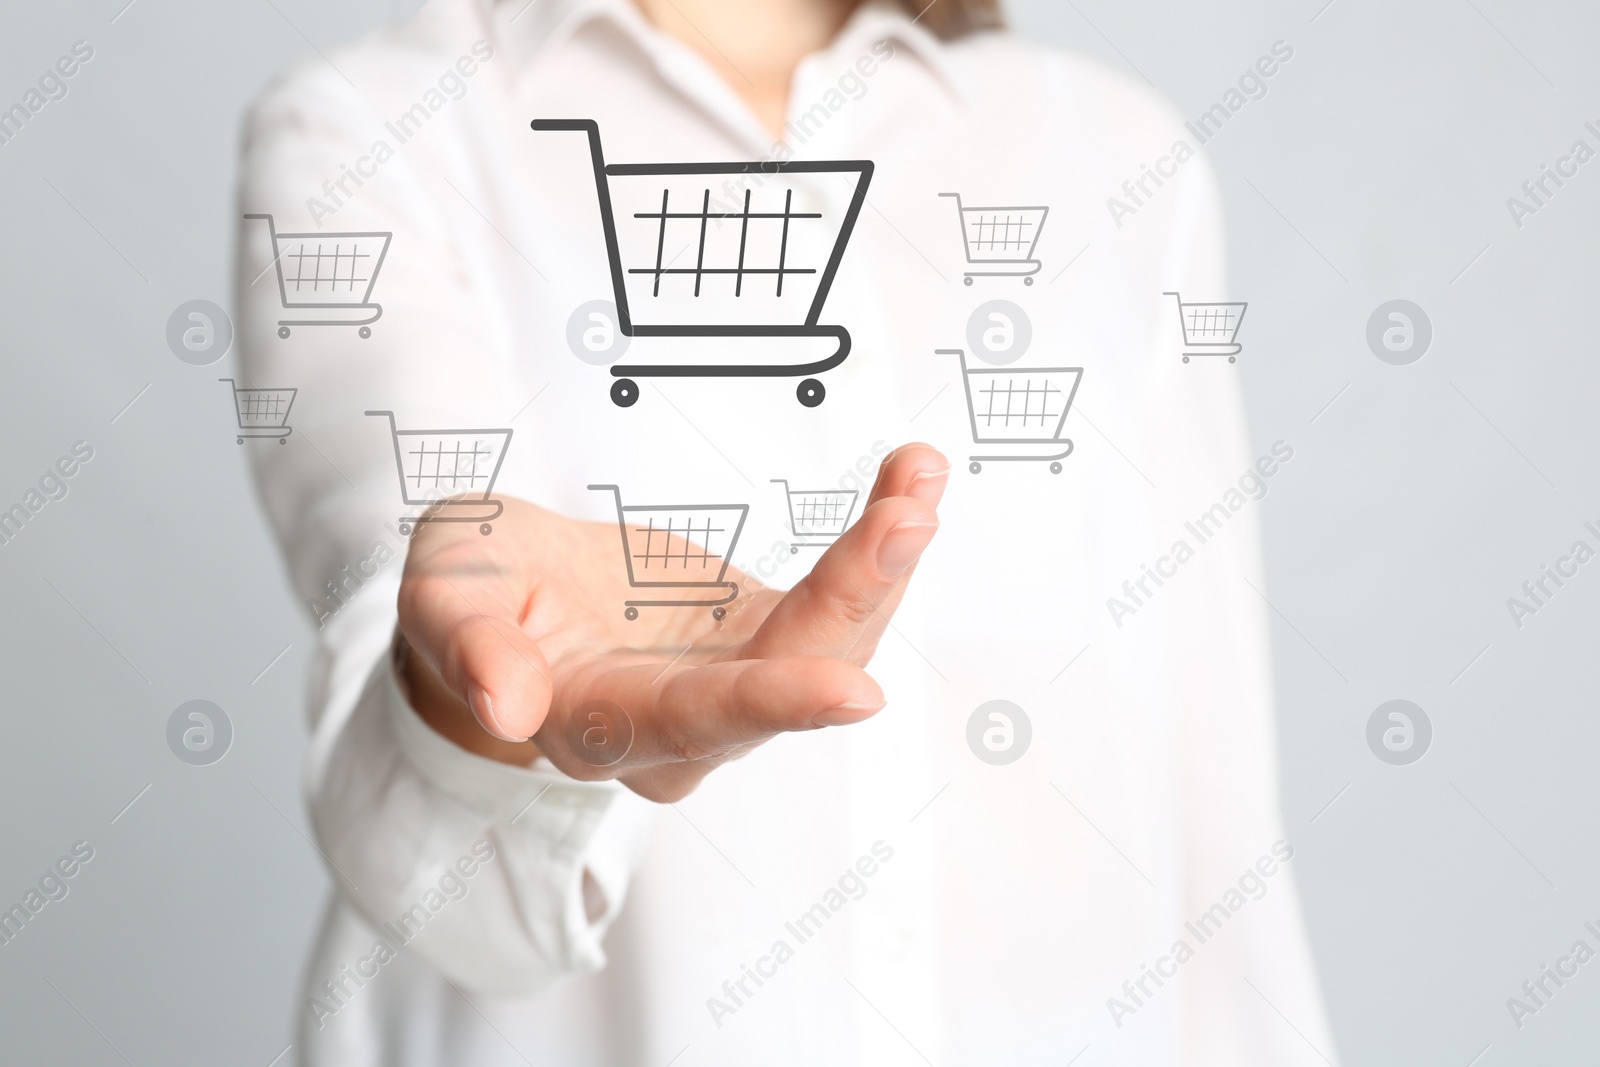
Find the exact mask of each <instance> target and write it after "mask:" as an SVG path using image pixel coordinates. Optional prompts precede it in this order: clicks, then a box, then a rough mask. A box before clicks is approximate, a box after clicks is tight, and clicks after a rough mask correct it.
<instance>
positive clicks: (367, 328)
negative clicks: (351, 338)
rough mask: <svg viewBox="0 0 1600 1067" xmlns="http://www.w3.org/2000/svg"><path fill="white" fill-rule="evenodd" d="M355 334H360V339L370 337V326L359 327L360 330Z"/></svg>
mask: <svg viewBox="0 0 1600 1067" xmlns="http://www.w3.org/2000/svg"><path fill="white" fill-rule="evenodd" d="M356 333H358V334H360V335H361V336H362V337H371V336H372V327H371V326H363V327H361V329H359V330H357V331H356Z"/></svg>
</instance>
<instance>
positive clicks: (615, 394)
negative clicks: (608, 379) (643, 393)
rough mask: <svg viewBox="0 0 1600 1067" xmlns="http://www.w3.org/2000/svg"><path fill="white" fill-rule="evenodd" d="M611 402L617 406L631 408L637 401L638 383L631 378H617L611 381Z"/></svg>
mask: <svg viewBox="0 0 1600 1067" xmlns="http://www.w3.org/2000/svg"><path fill="white" fill-rule="evenodd" d="M611 402H612V403H613V404H615V405H617V407H619V408H631V407H633V405H635V404H637V403H638V402H639V385H638V383H637V382H635V381H634V380H633V379H631V378H618V379H617V380H616V381H614V382H612V383H611Z"/></svg>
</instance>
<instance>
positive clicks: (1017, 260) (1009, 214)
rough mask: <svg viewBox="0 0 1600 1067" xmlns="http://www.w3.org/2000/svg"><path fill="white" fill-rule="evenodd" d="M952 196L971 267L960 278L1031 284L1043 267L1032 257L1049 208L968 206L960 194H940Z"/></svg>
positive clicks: (969, 283) (968, 282) (969, 282)
mask: <svg viewBox="0 0 1600 1067" xmlns="http://www.w3.org/2000/svg"><path fill="white" fill-rule="evenodd" d="M939 195H940V196H949V197H953V198H954V199H955V202H956V212H957V213H958V214H959V215H960V217H961V241H962V243H963V245H965V247H966V251H967V265H968V266H969V267H972V268H974V269H972V270H969V271H967V272H966V277H965V278H963V279H962V280H963V281H964V282H966V284H968V285H971V284H972V279H974V278H1018V277H1020V278H1021V279H1022V283H1023V284H1024V285H1032V284H1033V276H1034V275H1035V274H1038V273H1039V268H1040V266H1042V264H1040V262H1039V261H1038V260H1037V259H1034V258H1033V250H1034V246H1036V245H1037V244H1038V243H1039V234H1040V233H1041V232H1042V231H1043V230H1044V220H1045V218H1046V217H1047V216H1048V215H1049V214H1050V209H1049V208H1048V207H967V206H966V205H965V204H963V203H962V202H961V194H960V193H940V194H939Z"/></svg>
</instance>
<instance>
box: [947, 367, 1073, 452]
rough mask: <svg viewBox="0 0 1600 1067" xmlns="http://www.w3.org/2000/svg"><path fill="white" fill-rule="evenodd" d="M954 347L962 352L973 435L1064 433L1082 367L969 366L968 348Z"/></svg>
mask: <svg viewBox="0 0 1600 1067" xmlns="http://www.w3.org/2000/svg"><path fill="white" fill-rule="evenodd" d="M953 352H954V354H956V355H959V356H960V357H961V372H962V373H961V379H962V384H963V385H964V386H965V387H966V396H967V414H968V417H969V418H970V419H971V422H972V439H973V441H975V442H979V443H1012V444H1021V443H1024V442H1032V441H1037V442H1047V441H1056V440H1060V439H1061V432H1062V429H1063V428H1064V426H1065V425H1066V421H1067V414H1068V412H1069V411H1070V410H1071V408H1072V400H1073V397H1074V396H1076V395H1077V392H1078V382H1079V381H1080V380H1081V378H1082V377H1083V368H1082V367H1028V368H1016V369H1013V368H1010V367H993V368H988V367H981V368H973V367H968V366H967V358H966V353H965V352H964V351H962V350H960V349H955V350H953Z"/></svg>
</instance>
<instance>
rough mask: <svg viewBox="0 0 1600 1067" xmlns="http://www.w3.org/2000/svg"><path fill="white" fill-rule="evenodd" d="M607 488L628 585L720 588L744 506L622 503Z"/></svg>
mask: <svg viewBox="0 0 1600 1067" xmlns="http://www.w3.org/2000/svg"><path fill="white" fill-rule="evenodd" d="M589 488H590V489H594V490H597V491H598V490H610V491H611V492H612V494H613V495H614V498H615V500H616V506H617V523H618V526H619V527H620V528H621V531H622V546H623V556H624V559H625V560H626V563H627V568H628V584H629V585H632V586H634V587H637V588H651V587H663V586H665V587H672V588H694V587H697V586H723V585H725V584H726V581H725V579H726V575H727V572H728V558H729V557H730V556H731V555H732V554H733V550H734V547H735V546H736V545H737V544H738V542H739V534H740V532H741V531H742V530H743V529H744V522H745V518H746V517H747V516H748V515H749V512H750V507H749V505H747V504H654V505H650V504H628V505H624V504H623V503H622V496H621V491H620V489H618V488H617V487H616V486H613V485H591V486H590V487H589Z"/></svg>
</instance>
